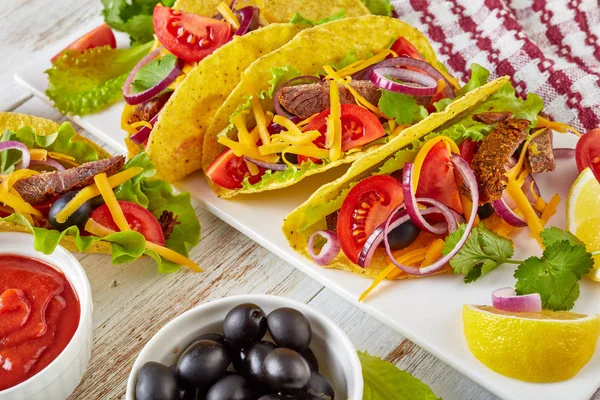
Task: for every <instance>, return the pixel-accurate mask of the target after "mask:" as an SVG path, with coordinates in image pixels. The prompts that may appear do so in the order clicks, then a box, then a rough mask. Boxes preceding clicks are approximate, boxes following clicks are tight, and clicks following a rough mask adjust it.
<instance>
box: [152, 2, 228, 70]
mask: <svg viewBox="0 0 600 400" xmlns="http://www.w3.org/2000/svg"><path fill="white" fill-rule="evenodd" d="M152 23H153V25H154V32H155V33H156V36H157V37H158V41H159V42H160V43H161V44H162V45H163V46H165V48H166V49H167V50H168V51H170V52H171V53H173V54H175V55H176V56H177V57H180V58H183V59H184V60H185V61H190V62H194V61H200V60H202V59H203V58H204V57H206V56H208V55H210V54H212V52H213V51H215V50H217V49H218V48H219V47H221V46H223V45H224V44H225V43H227V42H228V41H229V39H231V35H232V29H231V25H229V24H228V23H227V22H224V21H219V20H216V19H213V18H208V17H203V16H201V15H197V14H193V13H189V12H185V11H181V10H174V9H172V8H169V7H164V6H161V5H157V6H156V7H155V8H154V14H153V16H152Z"/></svg>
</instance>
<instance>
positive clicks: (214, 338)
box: [190, 333, 229, 347]
mask: <svg viewBox="0 0 600 400" xmlns="http://www.w3.org/2000/svg"><path fill="white" fill-rule="evenodd" d="M200 340H212V341H213V342H217V343H219V344H222V345H223V346H225V347H229V345H228V344H227V341H226V340H225V338H224V337H223V335H219V334H218V333H206V334H204V335H200V336H198V337H197V338H196V339H194V340H192V343H190V346H191V345H193V344H194V343H196V342H199V341H200Z"/></svg>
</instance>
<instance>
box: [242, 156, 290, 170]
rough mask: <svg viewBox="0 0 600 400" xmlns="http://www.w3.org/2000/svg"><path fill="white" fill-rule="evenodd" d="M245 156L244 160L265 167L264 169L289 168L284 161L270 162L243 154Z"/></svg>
mask: <svg viewBox="0 0 600 400" xmlns="http://www.w3.org/2000/svg"><path fill="white" fill-rule="evenodd" d="M242 157H243V158H244V160H246V161H248V162H251V163H252V164H254V165H256V166H258V167H261V168H264V169H270V170H271V171H284V170H285V169H286V168H287V165H286V164H284V163H269V162H264V161H260V160H256V159H254V158H250V157H246V156H242Z"/></svg>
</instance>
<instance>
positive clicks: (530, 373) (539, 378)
mask: <svg viewBox="0 0 600 400" xmlns="http://www.w3.org/2000/svg"><path fill="white" fill-rule="evenodd" d="M463 327H464V332H465V338H466V339H467V343H468V345H469V349H470V350H471V352H472V353H473V355H474V356H475V358H477V359H478V360H479V361H481V362H482V363H483V364H484V365H485V366H486V367H488V368H490V369H492V370H493V371H496V372H498V373H499V374H502V375H505V376H509V377H511V378H515V379H519V380H522V381H526V382H558V381H563V380H566V379H569V378H572V377H573V376H575V375H576V374H577V373H578V372H579V371H580V370H581V368H583V367H584V365H586V364H587V363H588V361H590V359H591V358H592V356H593V355H594V352H595V351H596V343H597V341H598V336H599V335H600V316H598V315H597V314H594V315H584V314H577V313H573V312H567V311H546V310H545V311H541V312H531V313H511V312H507V311H501V310H497V309H495V308H493V307H490V306H475V305H469V304H465V305H464V306H463Z"/></svg>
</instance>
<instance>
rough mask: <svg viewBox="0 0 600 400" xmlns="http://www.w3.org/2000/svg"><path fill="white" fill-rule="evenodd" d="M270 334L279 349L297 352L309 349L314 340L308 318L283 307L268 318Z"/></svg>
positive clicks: (296, 311)
mask: <svg viewBox="0 0 600 400" xmlns="http://www.w3.org/2000/svg"><path fill="white" fill-rule="evenodd" d="M267 323H268V326H269V333H270V334H271V337H272V338H273V340H274V341H275V343H276V344H277V346H279V347H285V348H288V349H293V350H296V351H304V350H306V349H307V348H308V345H309V344H310V341H311V339H312V329H311V327H310V322H309V321H308V318H306V316H305V315H304V314H302V313H301V312H300V311H298V310H295V309H293V308H288V307H282V308H278V309H277V310H274V311H273V312H271V313H270V314H269V316H268V317H267Z"/></svg>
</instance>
